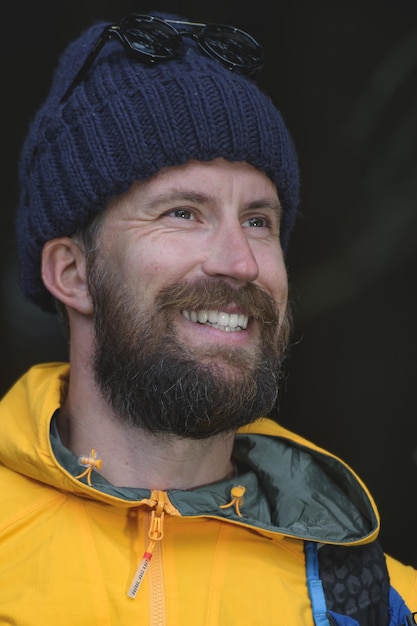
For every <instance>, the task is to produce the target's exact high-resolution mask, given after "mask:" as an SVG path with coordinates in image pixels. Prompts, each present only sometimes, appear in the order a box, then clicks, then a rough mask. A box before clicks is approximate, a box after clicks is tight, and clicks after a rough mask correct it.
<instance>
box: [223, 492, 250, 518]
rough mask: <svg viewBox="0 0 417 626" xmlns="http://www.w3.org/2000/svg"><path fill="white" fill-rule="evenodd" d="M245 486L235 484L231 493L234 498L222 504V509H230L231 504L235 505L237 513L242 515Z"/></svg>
mask: <svg viewBox="0 0 417 626" xmlns="http://www.w3.org/2000/svg"><path fill="white" fill-rule="evenodd" d="M245 491H246V489H245V487H244V486H243V485H235V486H234V487H232V490H231V494H232V500H231V501H230V502H229V503H228V504H221V505H220V508H221V509H228V508H229V506H233V505H235V508H236V515H239V517H242V513H241V512H240V507H241V506H242V505H243V496H244V495H245Z"/></svg>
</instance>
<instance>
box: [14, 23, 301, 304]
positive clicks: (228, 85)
mask: <svg viewBox="0 0 417 626" xmlns="http://www.w3.org/2000/svg"><path fill="white" fill-rule="evenodd" d="M104 26H105V24H96V25H94V26H92V27H91V28H89V29H88V30H87V31H85V32H84V33H83V34H82V35H81V37H80V38H79V39H77V40H76V41H74V42H73V43H72V44H70V45H69V47H68V48H67V50H66V51H65V52H64V54H63V55H62V57H61V59H60V62H59V64H58V67H57V70H56V72H55V75H54V78H53V81H52V86H51V90H50V93H49V95H48V97H47V99H46V100H45V102H44V103H43V104H42V105H41V107H40V109H39V111H38V112H37V114H36V116H35V118H34V120H33V122H32V124H31V126H30V128H29V132H28V135H27V138H26V141H25V142H24V145H23V149H22V155H21V161H20V168H19V176H20V189H21V195H20V200H19V206H18V211H17V217H16V227H17V242H18V255H19V264H20V282H21V287H22V290H23V293H24V294H25V296H26V297H28V298H29V299H30V300H32V301H33V302H34V303H35V304H37V305H38V306H40V307H41V308H42V309H44V310H50V311H52V310H54V305H53V301H52V297H51V295H50V294H49V292H48V291H47V290H46V289H45V287H44V285H43V283H42V279H41V274H40V269H41V253H42V247H43V245H44V243H45V242H46V241H48V240H49V239H52V238H54V237H59V236H65V235H67V236H70V235H72V234H73V233H74V231H75V230H76V229H77V228H79V227H80V226H82V225H83V224H85V223H86V222H87V221H88V219H89V218H90V217H91V216H92V215H94V214H96V213H97V212H99V211H101V210H102V209H103V208H105V206H106V204H107V202H108V200H109V199H110V197H111V196H114V195H118V194H120V193H123V192H124V191H126V190H127V189H128V188H129V187H130V185H131V184H132V183H133V181H135V180H143V179H146V178H148V177H150V176H152V175H154V174H156V172H158V170H160V169H161V168H163V167H169V166H175V165H181V164H184V163H187V161H189V160H191V159H196V160H200V161H208V160H211V159H215V158H217V157H224V158H226V159H228V160H230V161H246V162H248V163H250V164H251V165H253V166H255V167H256V168H258V169H259V170H261V171H263V172H265V173H266V174H267V175H268V176H269V177H270V178H271V180H272V181H273V182H274V183H275V184H276V186H277V189H278V194H279V197H280V200H281V202H282V205H283V208H284V216H283V222H282V228H281V243H282V246H283V249H284V251H285V250H286V248H287V244H288V240H289V236H290V233H291V230H292V228H293V225H294V221H295V219H296V214H297V207H298V201H299V173H298V164H297V157H296V152H295V149H294V145H293V142H292V139H291V137H290V134H289V132H288V130H287V128H286V126H285V123H284V121H283V118H282V115H281V113H280V112H279V111H278V110H277V108H276V107H275V106H274V104H273V102H272V100H271V99H270V97H269V96H268V95H266V94H265V93H263V92H261V90H260V89H259V87H258V86H257V85H256V84H255V82H254V81H253V80H252V79H250V78H247V77H244V76H242V75H241V74H238V73H235V72H232V71H230V70H228V69H226V68H224V67H223V66H222V65H221V64H220V63H218V62H216V61H213V60H211V59H210V58H209V57H208V56H206V55H205V54H204V53H203V52H201V51H200V50H199V48H198V47H197V45H196V44H195V43H194V42H192V41H190V40H189V39H188V38H183V45H184V52H183V54H182V56H181V58H179V59H177V60H169V61H165V62H163V63H159V64H157V65H153V66H147V65H145V64H143V63H142V62H141V61H138V60H137V59H135V58H134V57H132V56H131V55H129V54H128V53H127V52H126V50H125V49H124V48H123V47H122V45H121V44H120V43H119V42H116V41H109V42H107V43H106V44H105V45H104V47H103V49H102V50H101V52H100V53H99V55H98V57H97V59H96V60H95V62H94V64H93V65H92V67H91V68H90V70H89V72H88V74H87V75H86V76H85V79H84V80H83V81H82V82H81V83H80V85H78V86H77V87H76V88H75V89H74V91H73V92H72V94H71V96H70V97H69V99H68V100H67V101H66V102H65V103H64V104H60V100H61V97H62V95H63V94H64V92H65V90H66V88H67V87H68V85H69V84H70V82H71V81H72V79H73V77H74V76H75V74H76V72H77V70H78V68H79V67H80V66H81V65H82V63H83V61H84V59H85V58H86V57H87V55H88V53H89V52H90V50H91V48H92V47H93V45H94V43H95V41H96V40H97V38H98V37H99V35H100V33H101V31H102V30H103V28H104Z"/></svg>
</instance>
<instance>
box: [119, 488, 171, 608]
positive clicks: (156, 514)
mask: <svg viewBox="0 0 417 626" xmlns="http://www.w3.org/2000/svg"><path fill="white" fill-rule="evenodd" d="M152 500H155V505H154V508H153V509H152V512H151V521H150V525H149V530H148V537H149V543H148V546H147V548H146V550H145V552H144V553H143V556H142V559H141V561H140V563H139V565H138V568H137V570H136V573H135V575H134V577H133V580H132V583H131V585H130V587H129V591H128V592H127V595H128V596H129V598H135V597H136V595H137V593H138V591H139V588H140V586H141V584H142V581H143V579H144V576H145V574H146V571H147V569H148V567H149V564H150V562H151V559H152V556H153V552H154V549H155V544H156V543H157V542H159V541H161V540H162V537H163V536H164V529H163V526H164V515H165V506H166V504H167V501H168V496H167V494H166V493H165V491H156V490H155V491H152ZM168 502H169V501H168Z"/></svg>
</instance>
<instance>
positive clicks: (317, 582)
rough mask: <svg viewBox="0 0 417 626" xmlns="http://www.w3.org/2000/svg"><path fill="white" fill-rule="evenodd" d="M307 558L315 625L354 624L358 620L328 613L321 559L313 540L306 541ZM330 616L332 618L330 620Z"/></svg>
mask: <svg viewBox="0 0 417 626" xmlns="http://www.w3.org/2000/svg"><path fill="white" fill-rule="evenodd" d="M304 553H305V559H306V574H307V588H308V593H309V596H310V602H311V608H312V610H313V619H314V624H315V626H336V625H337V626H354V625H356V624H357V622H356V621H352V620H351V619H350V618H349V617H348V618H347V620H348V621H340V620H339V619H338V616H337V615H336V614H329V613H327V605H326V598H325V596H324V589H323V583H322V581H321V579H320V576H319V560H318V555H317V544H316V543H315V542H313V541H305V542H304ZM329 618H330V620H331V621H330V620H329Z"/></svg>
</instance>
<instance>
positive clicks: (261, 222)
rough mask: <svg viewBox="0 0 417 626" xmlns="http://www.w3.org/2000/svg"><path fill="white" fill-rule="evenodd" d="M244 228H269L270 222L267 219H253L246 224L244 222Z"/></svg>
mask: <svg viewBox="0 0 417 626" xmlns="http://www.w3.org/2000/svg"><path fill="white" fill-rule="evenodd" d="M242 226H245V227H248V226H251V227H252V228H268V227H269V226H270V224H269V221H268V220H267V219H266V218H265V217H259V216H258V217H251V218H249V219H248V220H246V221H245V222H243V224H242Z"/></svg>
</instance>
